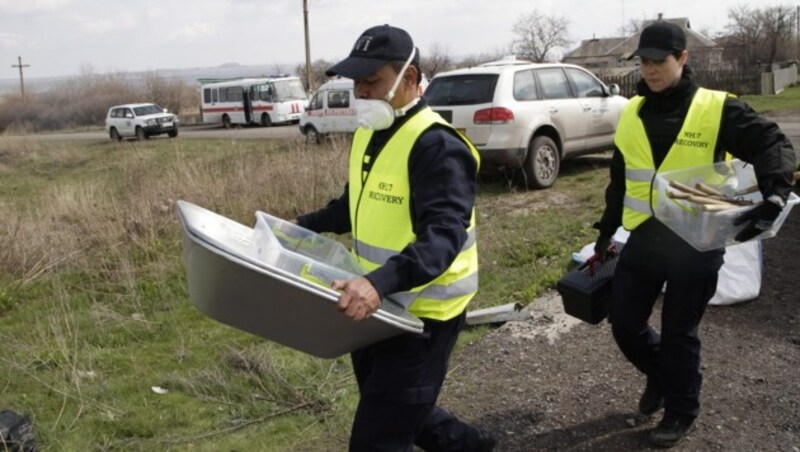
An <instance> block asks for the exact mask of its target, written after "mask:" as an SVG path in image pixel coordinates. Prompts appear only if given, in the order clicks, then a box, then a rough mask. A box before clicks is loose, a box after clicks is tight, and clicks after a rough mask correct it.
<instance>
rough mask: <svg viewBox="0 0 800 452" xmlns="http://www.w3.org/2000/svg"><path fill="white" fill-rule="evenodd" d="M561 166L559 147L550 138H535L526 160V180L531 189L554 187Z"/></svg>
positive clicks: (524, 168)
mask: <svg viewBox="0 0 800 452" xmlns="http://www.w3.org/2000/svg"><path fill="white" fill-rule="evenodd" d="M560 166H561V155H559V152H558V147H556V144H555V143H554V142H553V140H552V139H550V137H546V136H539V137H534V139H533V141H531V145H530V148H528V158H527V160H525V166H524V167H523V171H525V178H526V180H527V183H528V187H530V188H547V187H550V186H551V185H553V183H554V182H555V181H556V177H558V170H559V168H560Z"/></svg>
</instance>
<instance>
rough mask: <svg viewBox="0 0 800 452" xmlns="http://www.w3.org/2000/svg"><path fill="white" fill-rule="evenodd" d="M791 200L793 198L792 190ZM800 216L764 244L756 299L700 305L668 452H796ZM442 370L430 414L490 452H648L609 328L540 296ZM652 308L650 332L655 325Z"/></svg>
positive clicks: (634, 392) (633, 375) (626, 370)
mask: <svg viewBox="0 0 800 452" xmlns="http://www.w3.org/2000/svg"><path fill="white" fill-rule="evenodd" d="M795 191H796V192H798V194H800V192H799V191H798V188H796V189H795ZM798 236H800V212H798V209H795V210H793V211H792V212H791V214H790V215H789V217H788V218H787V220H786V222H785V223H784V225H783V228H782V229H781V231H780V233H779V234H778V235H777V236H776V237H774V238H772V239H769V240H765V241H764V242H763V246H764V273H763V277H762V286H761V295H760V296H759V298H758V299H756V300H753V301H749V302H745V303H740V304H736V305H730V306H709V308H708V310H707V311H706V314H705V317H704V319H703V322H702V323H701V325H700V328H701V332H700V337H701V340H702V343H703V352H702V353H703V354H702V357H703V364H702V369H703V377H704V380H703V381H704V383H703V390H702V394H701V413H700V416H699V418H698V419H697V421H696V423H695V427H694V430H693V431H692V433H691V434H690V435H689V436H688V437H687V438H685V439H684V441H682V442H681V443H679V444H678V446H676V447H674V448H673V449H672V450H677V451H690V450H691V451H753V450H775V451H778V450H780V451H794V452H800V314H798V307H800V296H799V294H798V292H800V291H798V283H797V277H798V275H800V259H799V257H800V241H798V240H797V237H798ZM526 309H527V310H529V311H530V312H531V319H530V320H527V321H523V322H509V323H507V324H505V325H503V326H501V327H499V328H497V329H496V330H494V331H492V332H491V333H489V334H488V335H486V336H485V337H483V338H482V339H481V340H479V341H476V342H475V343H472V344H469V345H467V346H466V347H465V348H464V349H462V350H461V352H460V353H459V354H458V356H456V357H454V359H453V360H452V361H451V373H450V375H449V377H448V380H447V382H446V387H445V390H444V391H443V393H442V397H441V399H440V402H441V405H442V406H443V407H445V408H447V409H450V410H452V411H454V412H455V413H456V414H458V415H459V416H460V417H462V418H463V419H464V420H466V421H468V422H471V423H474V424H475V425H477V426H480V427H482V428H485V429H488V430H490V431H492V432H494V434H495V435H496V436H497V438H498V447H497V450H500V451H538V450H542V451H544V450H547V451H584V450H586V451H589V450H592V451H593V450H603V451H606V450H608V451H611V450H650V449H651V448H650V446H649V444H648V442H647V431H648V430H649V429H651V428H652V427H654V426H655V424H656V423H657V422H658V420H660V417H659V416H660V413H659V414H657V415H655V416H653V417H651V418H647V417H644V416H641V415H639V414H637V402H638V399H639V395H640V394H641V391H642V390H643V389H644V383H645V380H644V377H643V376H641V375H639V374H638V373H637V372H636V371H635V369H634V368H633V367H632V366H631V365H630V364H629V363H628V362H627V361H626V360H625V359H624V358H623V356H622V354H621V353H620V352H619V350H618V349H617V347H616V345H615V343H614V340H613V338H612V336H611V329H610V325H609V324H608V323H607V322H606V321H604V322H602V323H601V324H599V325H589V324H586V323H582V322H580V321H578V320H576V319H573V318H572V317H569V316H567V315H566V314H564V312H563V307H562V304H561V299H560V297H559V295H558V294H557V293H555V292H550V293H547V294H545V295H544V296H542V297H540V298H538V299H536V300H534V301H533V302H531V303H530V304H529V305H528V307H526ZM659 313H660V302H659V303H657V306H656V312H655V315H654V316H653V317H652V318H651V322H656V323H654V324H656V325H657V324H658V323H657V322H658V316H659Z"/></svg>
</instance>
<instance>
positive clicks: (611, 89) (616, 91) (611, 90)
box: [608, 83, 621, 96]
mask: <svg viewBox="0 0 800 452" xmlns="http://www.w3.org/2000/svg"><path fill="white" fill-rule="evenodd" d="M608 91H609V93H611V95H612V96H619V93H620V92H621V91H620V89H619V85H617V84H616V83H612V84H610V85H608Z"/></svg>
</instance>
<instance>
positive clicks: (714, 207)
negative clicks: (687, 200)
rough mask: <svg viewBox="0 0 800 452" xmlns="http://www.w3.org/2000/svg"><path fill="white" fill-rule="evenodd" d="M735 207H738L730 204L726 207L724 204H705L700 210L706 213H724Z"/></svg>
mask: <svg viewBox="0 0 800 452" xmlns="http://www.w3.org/2000/svg"><path fill="white" fill-rule="evenodd" d="M734 207H736V206H733V205H730V204H728V205H727V206H726V205H722V204H703V205H701V206H700V210H702V211H704V212H724V211H726V210H730V209H732V208H734Z"/></svg>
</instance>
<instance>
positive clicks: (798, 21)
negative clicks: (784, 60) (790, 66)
mask: <svg viewBox="0 0 800 452" xmlns="http://www.w3.org/2000/svg"><path fill="white" fill-rule="evenodd" d="M794 59H795V61H800V5H797V9H796V10H795V13H794Z"/></svg>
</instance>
